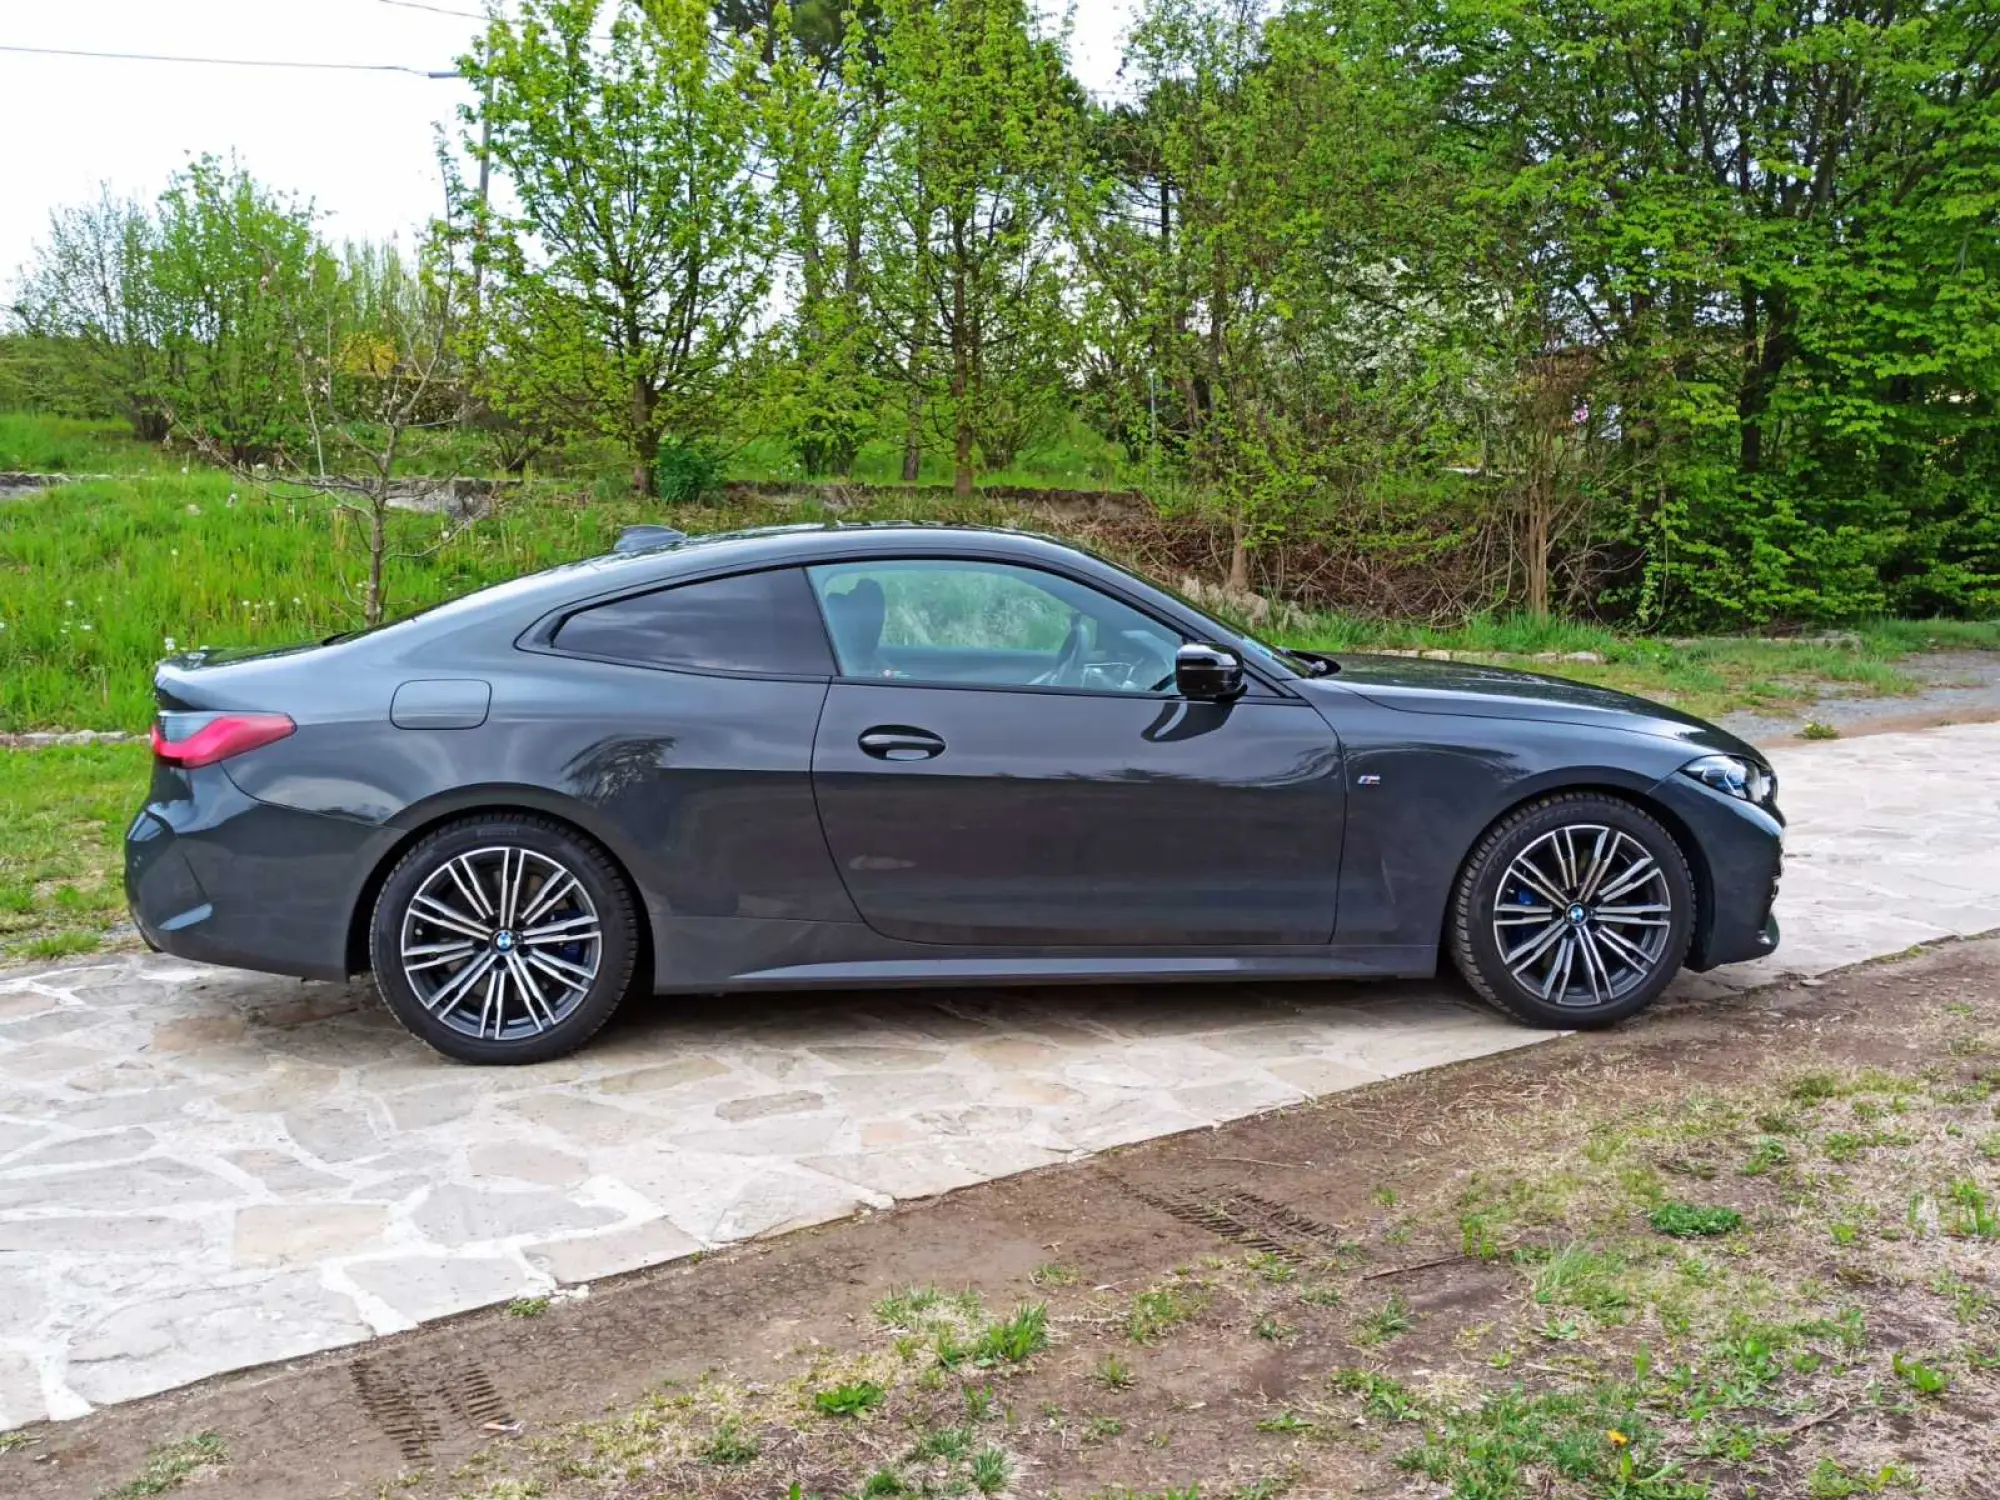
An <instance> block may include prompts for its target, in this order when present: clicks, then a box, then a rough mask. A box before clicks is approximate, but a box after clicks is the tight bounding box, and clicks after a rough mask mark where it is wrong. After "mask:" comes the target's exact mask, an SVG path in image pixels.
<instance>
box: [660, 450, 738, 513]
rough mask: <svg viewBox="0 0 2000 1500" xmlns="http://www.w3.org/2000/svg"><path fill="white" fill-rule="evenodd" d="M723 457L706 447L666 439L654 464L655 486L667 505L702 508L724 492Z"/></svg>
mask: <svg viewBox="0 0 2000 1500" xmlns="http://www.w3.org/2000/svg"><path fill="white" fill-rule="evenodd" d="M722 467H723V464H722V455H721V454H719V453H717V452H716V451H715V450H714V449H713V448H712V447H710V446H709V445H708V444H707V443H702V442H690V441H687V440H684V439H682V438H666V439H664V440H663V441H662V442H661V443H660V452H659V456H658V457H657V458H655V459H654V460H653V482H654V484H655V486H656V487H657V489H658V491H659V497H660V499H661V500H662V501H664V502H665V503H666V504H668V505H702V504H705V503H707V502H708V501H709V500H711V499H713V498H714V497H715V496H716V495H718V494H720V493H721V491H722Z"/></svg>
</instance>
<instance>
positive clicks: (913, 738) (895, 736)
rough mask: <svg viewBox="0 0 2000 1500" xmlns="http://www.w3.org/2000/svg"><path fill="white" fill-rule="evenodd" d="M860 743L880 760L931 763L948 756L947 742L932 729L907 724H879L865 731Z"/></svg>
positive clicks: (864, 749) (863, 748)
mask: <svg viewBox="0 0 2000 1500" xmlns="http://www.w3.org/2000/svg"><path fill="white" fill-rule="evenodd" d="M857 743H858V744H859V745H860V746H861V748H862V750H863V752H864V753H866V754H869V755H872V756H874V757H875V758H876V759H877V760H930V759H932V758H933V757H935V756H939V755H942V754H944V741H943V740H941V739H939V738H938V737H937V736H936V735H934V734H932V733H931V732H930V731H929V730H928V729H912V728H910V727H909V726H908V725H907V724H878V725H876V726H875V728H873V729H864V730H862V731H861V738H860V740H859V741H857Z"/></svg>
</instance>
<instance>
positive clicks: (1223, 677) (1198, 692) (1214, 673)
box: [1174, 641, 1243, 703]
mask: <svg viewBox="0 0 2000 1500" xmlns="http://www.w3.org/2000/svg"><path fill="white" fill-rule="evenodd" d="M1174 689H1175V691H1177V692H1178V693H1179V694H1180V695H1181V696H1182V697H1183V698H1193V699H1197V700H1199V701H1201V702H1204V703H1226V702H1227V701H1228V700H1229V699H1231V698H1240V697H1242V696H1243V658H1242V657H1240V656H1238V655H1237V654H1236V653H1235V652H1234V651H1231V650H1230V649H1229V648H1228V647H1226V646H1211V645H1208V644H1206V643H1204V642H1201V641H1190V642H1188V644H1187V645H1185V646H1183V647H1181V648H1180V650H1178V651H1176V652H1175V653H1174Z"/></svg>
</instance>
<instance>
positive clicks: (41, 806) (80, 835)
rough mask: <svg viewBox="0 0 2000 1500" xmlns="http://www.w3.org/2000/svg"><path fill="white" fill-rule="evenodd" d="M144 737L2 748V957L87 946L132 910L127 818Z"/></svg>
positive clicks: (143, 768)
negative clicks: (128, 905)
mask: <svg viewBox="0 0 2000 1500" xmlns="http://www.w3.org/2000/svg"><path fill="white" fill-rule="evenodd" d="M151 766H152V752H151V751H150V750H148V749H147V747H146V746H144V745H51V746H49V747H47V748H45V749H40V750H0V809H4V814H0V962H21V961H32V960H34V959H45V958H61V957H64V956H66V955H69V954H75V953H88V952H90V951H92V950H93V949H95V948H97V947H99V946H100V945H101V943H102V942H103V936H104V933H105V930H106V929H107V928H109V927H111V926H112V925H113V924H114V923H117V922H120V921H123V920H124V918H125V889H124V885H123V875H122V870H123V852H122V849H121V841H122V840H123V838H124V834H125V825H126V824H127V823H128V822H130V821H131V818H132V814H133V813H135V812H136V811H138V809H139V804H140V803H141V802H142V801H144V800H145V795H146V782H147V779H148V777H149V776H150V775H151Z"/></svg>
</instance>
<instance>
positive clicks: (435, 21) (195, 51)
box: [0, 0, 1133, 290]
mask: <svg viewBox="0 0 2000 1500" xmlns="http://www.w3.org/2000/svg"><path fill="white" fill-rule="evenodd" d="M1132 4H1133V0H1077V7H1076V11H1077V13H1076V27H1075V31H1074V33H1073V35H1072V41H1071V51H1072V56H1073V59H1074V62H1075V66H1076V71H1077V73H1078V75H1079V77H1081V78H1082V80H1083V82H1084V83H1085V84H1086V85H1087V86H1089V87H1091V88H1093V89H1109V88H1111V87H1113V86H1114V79H1115V76H1116V73H1117V68H1118V47H1119V38H1120V33H1121V31H1122V28H1123V27H1124V24H1125V18H1126V16H1127V15H1128V14H1129V13H1130V11H1131V8H1132ZM480 9H481V6H480V4H479V0H423V3H422V4H419V3H418V0H167V3H163V0H62V3H59V4H58V3H49V0H0V44H4V45H7V46H14V47H52V48H77V49H84V50H90V51H100V52H151V53H165V54H170V55H173V56H196V55H199V56H205V57H215V58H243V59H253V60H258V61H279V60H289V61H309V62H322V63H330V62H338V63H366V64H371V65H380V64H395V65H398V66H401V67H405V68H409V69H412V70H413V72H412V73H391V72H382V73H361V72H334V71H308V70H303V69H291V68H252V67H224V66H197V65H194V64H180V63H165V62H126V61H111V60H105V59H99V58H82V57H50V56H33V55H26V54H22V53H17V52H4V51H0V290H4V289H8V288H11V286H12V284H13V280H14V276H15V273H16V271H17V270H18V269H19V267H20V266H21V264H22V262H23V261H25V260H26V259H27V258H28V255H29V252H30V250H31V248H32V246H33V244H34V242H35V241H36V240H37V239H39V238H40V237H41V236H42V233H43V230H44V228H45V227H46V225H47V223H48V217H49V210H50V209H51V208H54V207H55V206H56V205H58V204H61V203H69V202H76V201H80V200H85V199H90V198H94V197H95V196H96V195H97V188H98V184H99V183H106V182H108V183H109V184H110V185H111V186H112V188H113V189H114V190H116V191H118V192H119V193H121V194H124V193H131V194H137V195H139V196H141V197H143V198H146V199H151V198H152V197H153V196H155V195H156V194H157V193H158V192H159V191H160V189H161V188H162V187H163V186H164V185H165V183H166V180H167V177H168V175H169V174H171V173H172V172H173V171H174V170H175V169H177V168H178V167H180V166H181V165H182V164H183V163H185V162H186V161H187V160H188V158H189V157H191V156H198V155H200V154H201V153H203V152H213V153H215V154H216V155H218V156H227V155H229V154H230V153H231V152H232V151H233V152H234V153H235V154H236V156H237V158H238V160H240V161H241V162H242V163H243V164H244V165H245V166H246V167H248V168H249V169H250V170H251V171H252V172H253V173H255V174H256V176H257V177H258V178H259V179H260V180H262V181H264V182H266V183H268V184H270V185H271V186H273V187H278V188H284V189H287V190H290V191H292V192H295V193H297V194H299V195H301V196H303V197H310V198H311V199H312V200H313V201H314V203H315V204H316V205H317V206H318V207H319V208H320V209H321V210H322V211H323V213H324V215H325V219H324V224H325V228H326V231H327V233H328V234H329V235H331V236H333V237H334V238H341V237H353V238H377V239H379V238H384V237H386V236H388V235H390V234H393V233H401V234H402V235H404V237H405V238H406V239H407V237H408V234H409V231H410V230H411V229H412V228H414V227H415V226H417V225H419V224H421V223H423V222H424V221H425V220H426V219H427V218H429V217H430V216H431V215H432V214H433V213H435V212H436V211H437V209H438V208H439V206H440V202H441V198H440V189H439V186H438V176H437V166H436V160H435V156H434V154H433V141H434V140H435V133H436V130H437V128H438V126H439V125H440V124H442V125H444V126H445V127H446V128H447V129H450V128H452V125H453V113H454V111H455V110H456V108H457V106H458V105H459V104H460V103H461V102H462V101H463V100H464V99H465V98H466V90H465V85H464V84H462V83H459V82H456V81H454V80H448V79H447V80H432V79H426V78H423V77H419V76H415V75H416V74H421V73H423V72H426V71H432V70H437V71H444V70H448V69H450V68H451V66H452V62H453V59H454V58H456V57H457V56H458V55H459V54H460V53H461V52H462V51H464V49H465V45H466V42H467V39H468V38H469V37H470V36H471V34H472V33H473V32H474V31H475V30H476V29H477V26H478V22H477V21H476V20H474V19H471V17H472V16H473V15H476V14H477V13H478V12H479V11H480ZM441 11H462V12H466V13H467V14H466V15H452V14H440V12H441Z"/></svg>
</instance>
